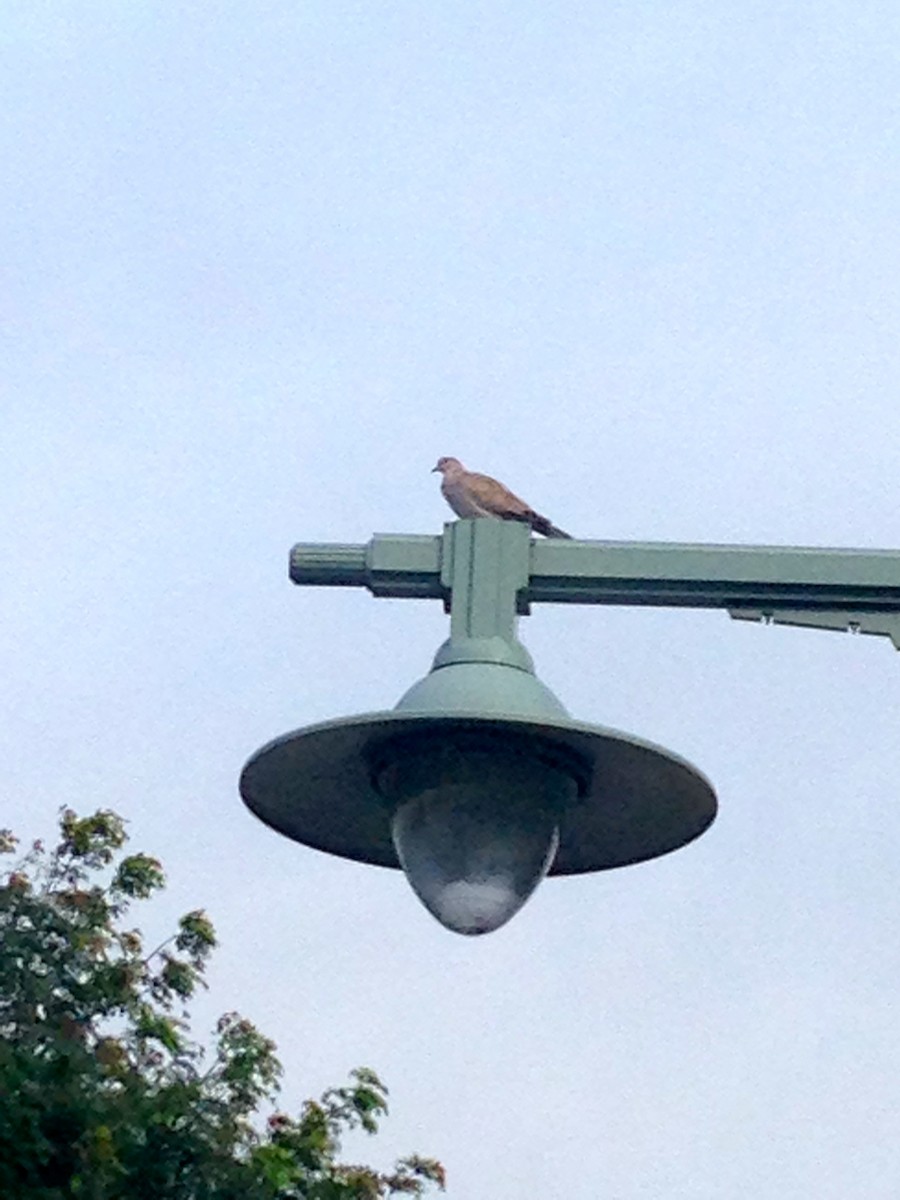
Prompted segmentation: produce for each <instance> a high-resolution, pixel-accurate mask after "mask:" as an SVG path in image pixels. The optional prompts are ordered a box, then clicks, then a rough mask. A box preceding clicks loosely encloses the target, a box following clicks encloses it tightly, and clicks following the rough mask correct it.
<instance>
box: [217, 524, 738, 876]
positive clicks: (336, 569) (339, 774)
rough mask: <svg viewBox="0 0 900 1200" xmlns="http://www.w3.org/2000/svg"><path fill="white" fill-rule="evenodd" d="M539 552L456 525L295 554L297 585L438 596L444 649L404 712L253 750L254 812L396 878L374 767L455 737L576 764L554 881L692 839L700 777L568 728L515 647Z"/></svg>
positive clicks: (606, 732)
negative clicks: (445, 630) (420, 745)
mask: <svg viewBox="0 0 900 1200" xmlns="http://www.w3.org/2000/svg"><path fill="white" fill-rule="evenodd" d="M536 548H537V544H536V543H535V542H534V541H533V540H532V538H531V535H530V530H529V529H528V527H527V526H525V525H523V524H517V523H513V522H503V521H493V520H484V519H480V520H471V521H455V522H451V523H449V524H448V525H447V526H446V528H445V531H444V536H443V537H442V538H439V539H438V538H415V537H409V538H406V537H401V538H395V537H376V538H374V539H373V540H372V542H370V543H369V545H368V547H363V546H357V547H353V546H340V547H334V548H328V547H322V546H298V547H295V549H294V552H293V554H292V558H291V577H292V579H294V581H295V582H299V583H314V584H326V585H334V586H355V585H364V586H367V587H369V588H371V590H372V591H374V592H375V593H376V594H378V595H393V596H397V595H399V596H417V595H418V596H421V595H440V596H442V597H443V598H444V601H445V604H446V605H448V606H449V609H450V636H449V638H448V639H447V641H446V642H444V644H443V645H442V646H441V647H440V649H439V650H438V652H437V654H436V656H435V659H434V662H433V664H432V667H431V669H430V671H429V672H428V674H427V675H426V676H425V677H424V678H423V679H420V680H419V681H418V682H417V683H415V684H413V686H412V687H411V688H410V689H409V690H408V691H407V692H406V693H405V695H403V696H402V697H401V699H400V701H399V702H398V704H397V706H396V708H395V709H393V710H391V711H387V712H376V713H364V714H362V715H360V716H356V717H348V718H343V719H341V720H337V721H327V722H325V723H323V724H320V725H313V726H310V727H308V728H305V729H299V730H296V731H295V732H293V733H290V734H287V735H286V736H284V737H282V738H278V739H276V740H275V741H274V742H271V743H269V745H267V746H264V747H263V748H262V749H261V750H259V751H258V752H257V753H256V754H255V755H254V756H253V757H252V758H251V760H250V761H249V762H248V763H247V765H246V767H245V768H244V771H243V773H242V775H241V785H240V786H241V794H242V796H243V797H244V800H245V802H246V803H247V805H248V806H249V807H250V808H251V809H252V811H253V812H254V813H256V815H257V816H259V817H260V818H261V819H262V820H263V821H265V822H266V823H267V824H269V825H271V826H272V827H273V828H274V829H277V830H278V831H279V832H281V833H283V834H285V835H286V836H288V837H291V838H294V839H295V840H297V841H300V842H304V843H306V844H307V845H310V846H314V847H316V848H317V849H320V850H326V851H329V852H331V853H333V854H339V855H342V856H344V857H347V858H353V859H358V860H360V861H363V862H369V863H374V864H377V865H380V866H387V867H398V866H399V862H398V860H397V855H396V852H395V850H394V846H393V842H392V839H391V833H390V815H391V814H390V808H389V805H388V803H387V802H386V800H385V798H384V797H383V796H382V795H380V793H379V790H378V786H377V782H376V778H377V775H378V770H379V769H380V768H378V767H377V764H379V763H384V761H385V760H386V759H389V758H390V755H391V754H392V753H394V754H402V755H408V754H409V753H412V752H414V751H413V750H411V749H410V747H411V746H413V747H414V746H415V744H417V741H419V740H421V739H428V741H429V742H432V741H433V740H434V739H439V740H440V739H444V740H446V739H454V738H458V737H459V736H461V735H462V736H465V737H469V738H471V737H472V736H477V737H491V738H494V739H495V740H499V741H501V742H502V741H503V740H504V739H505V740H506V742H507V743H509V744H510V745H515V747H516V751H515V753H517V754H525V755H526V756H527V755H528V754H533V755H535V756H536V761H541V760H542V758H541V756H545V755H547V754H550V755H551V756H553V755H555V756H557V757H558V758H559V759H560V760H562V761H565V762H567V763H569V764H570V768H571V771H572V775H573V777H574V778H577V781H578V784H579V798H578V800H577V802H576V803H575V804H573V805H571V806H570V807H568V808H567V809H566V811H565V812H564V814H563V815H562V817H561V820H560V843H559V849H558V851H557V855H556V858H555V859H554V862H553V866H552V868H551V870H550V874H551V875H568V874H575V873H579V872H584V871H597V870H603V869H606V868H610V867H617V866H624V865H626V864H628V863H635V862H641V861H643V860H644V859H648V858H654V857H656V856H657V855H660V854H666V853H668V852H669V851H671V850H674V849H677V848H678V847H680V846H683V845H685V844H686V843H687V842H690V841H692V840H693V839H694V838H696V837H698V836H699V835H700V834H701V833H702V832H703V831H704V830H705V829H706V828H707V826H708V825H709V824H710V823H711V822H712V820H713V818H714V817H715V813H716V798H715V793H714V792H713V789H712V787H711V785H710V784H709V781H708V780H707V779H706V778H705V777H704V776H703V775H702V774H701V773H700V772H699V771H698V770H697V769H696V768H695V767H693V766H691V764H690V763H687V762H685V761H684V759H681V758H679V757H678V756H677V755H674V754H672V753H671V752H670V751H668V750H664V749H662V748H661V747H659V746H654V745H653V744H652V743H650V742H646V741H643V740H641V739H639V738H634V737H631V736H630V735H628V734H626V733H622V732H620V731H618V730H614V729H607V728H604V727H602V726H593V725H588V724H585V723H583V722H580V721H573V720H572V719H571V718H570V717H569V715H568V714H567V712H566V710H565V708H564V707H563V705H562V704H561V703H560V701H559V700H558V699H557V697H556V696H555V695H554V694H553V692H552V691H551V690H550V689H549V688H548V687H547V686H546V685H545V684H544V683H542V682H541V680H540V679H538V678H537V676H536V674H535V672H534V664H533V663H532V660H531V657H530V655H529V654H528V652H527V650H526V649H525V647H524V646H523V645H522V644H521V642H520V641H519V640H518V636H517V623H518V615H519V613H520V612H523V611H527V604H526V602H525V600H524V597H525V594H526V592H527V591H528V589H529V586H530V580H531V578H532V575H531V572H532V570H533V555H534V552H535V550H536ZM330 549H333V550H334V553H333V554H332V553H330Z"/></svg>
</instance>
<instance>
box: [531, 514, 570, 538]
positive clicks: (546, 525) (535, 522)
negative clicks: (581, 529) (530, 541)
mask: <svg viewBox="0 0 900 1200" xmlns="http://www.w3.org/2000/svg"><path fill="white" fill-rule="evenodd" d="M529 523H530V525H531V528H532V529H533V530H534V532H535V533H542V534H543V535H544V537H548V538H568V539H569V540H570V541H571V540H572V535H571V533H566V532H565V530H563V529H559V528H558V527H557V526H556V525H554V524H553V523H552V521H548V520H547V518H546V517H542V516H541V514H540V513H536V512H533V513H531V516H530V522H529Z"/></svg>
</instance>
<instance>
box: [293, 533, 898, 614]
mask: <svg viewBox="0 0 900 1200" xmlns="http://www.w3.org/2000/svg"><path fill="white" fill-rule="evenodd" d="M451 527H452V526H448V528H451ZM443 547H444V538H442V537H432V536H423V535H417V534H376V536H375V537H373V538H372V540H371V541H370V542H369V543H368V544H367V545H328V544H320V543H301V544H300V545H298V546H295V547H294V548H293V550H292V552H291V566H290V576H291V579H292V580H293V582H294V583H297V584H303V585H314V586H324V587H366V588H368V589H369V590H370V591H371V592H373V593H374V594H375V595H376V596H399V597H404V596H405V597H413V598H436V599H444V600H445V601H446V600H447V599H448V589H447V587H446V586H444V585H442V583H441V563H442V555H443V553H444V550H443ZM542 602H543V603H555V604H616V605H644V606H656V607H676V608H727V609H753V610H759V612H760V613H762V614H763V615H766V614H769V613H774V612H776V611H778V612H779V613H781V612H785V611H790V610H798V611H800V610H802V611H803V612H806V613H810V612H813V613H814V612H816V611H825V610H835V611H840V612H849V613H867V612H868V613H900V551H897V550H855V549H846V550H843V549H818V548H806V547H795V546H733V545H731V546H729V545H725V546H718V545H693V544H681V543H672V542H608V541H604V542H600V541H563V540H562V539H548V540H539V539H537V538H535V539H533V540H532V542H531V563H530V572H529V582H528V586H527V588H526V589H524V590H522V591H521V592H520V594H519V611H520V612H524V611H527V606H528V604H529V603H542Z"/></svg>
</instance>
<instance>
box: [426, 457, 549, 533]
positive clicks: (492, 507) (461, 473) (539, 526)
mask: <svg viewBox="0 0 900 1200" xmlns="http://www.w3.org/2000/svg"><path fill="white" fill-rule="evenodd" d="M434 470H435V471H440V473H441V475H442V476H443V478H442V479H441V492H442V493H443V496H444V499H445V500H446V501H447V503H448V504H449V505H450V507H451V508H452V509H453V511H454V512H455V513H456V515H457V516H458V517H501V518H502V519H503V520H504V521H524V522H525V524H526V525H530V526H531V528H532V529H533V530H534V531H535V533H542V534H543V535H544V537H549V538H570V537H571V536H572V535H571V534H570V533H563V531H562V530H561V529H557V528H556V526H555V525H553V524H551V523H550V521H548V520H547V518H546V517H542V516H541V514H540V513H536V512H535V511H534V509H533V508H529V507H528V505H527V504H526V503H525V501H524V500H520V499H519V497H518V496H515V495H513V493H512V492H511V491H510V490H509V488H508V487H504V486H503V484H502V483H499V482H498V481H497V480H496V479H491V477H490V475H479V474H477V472H475V471H467V470H466V468H465V467H464V466H463V465H462V463H461V462H460V461H459V459H458V458H439V459H438V460H437V466H436V467H435V468H434Z"/></svg>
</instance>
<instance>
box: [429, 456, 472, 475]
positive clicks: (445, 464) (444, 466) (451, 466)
mask: <svg viewBox="0 0 900 1200" xmlns="http://www.w3.org/2000/svg"><path fill="white" fill-rule="evenodd" d="M464 470H465V467H464V466H463V465H462V463H461V462H460V461H459V459H458V458H439V459H438V460H437V464H436V465H435V466H433V467H432V468H431V473H432V474H434V472H435V471H440V473H441V474H442V475H446V474H447V473H448V472H449V473H450V474H451V475H452V474H453V472H454V471H464Z"/></svg>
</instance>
